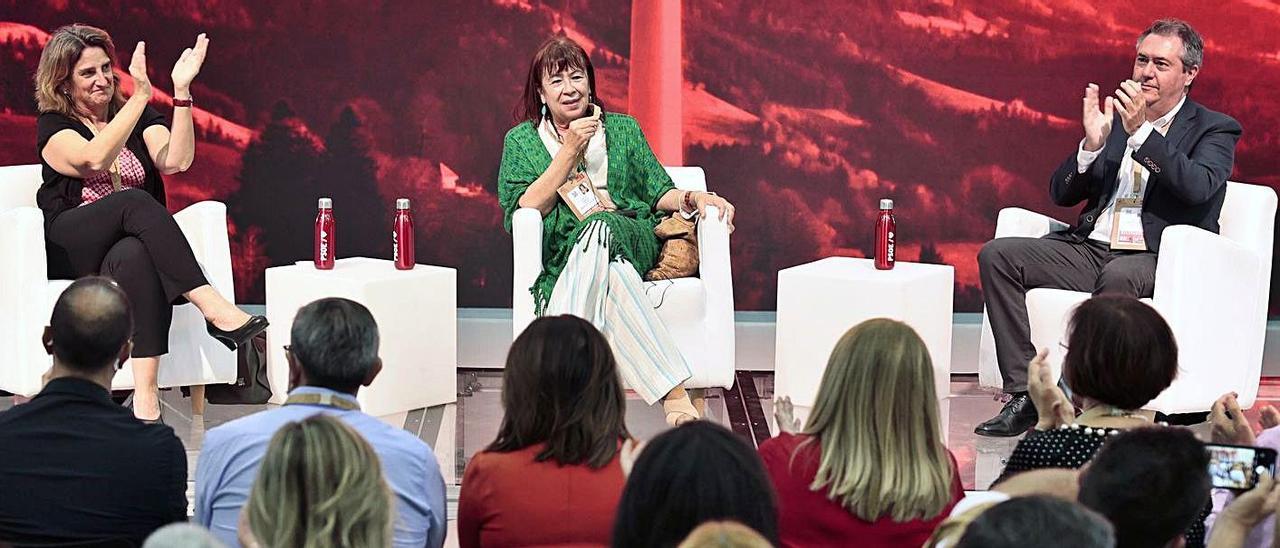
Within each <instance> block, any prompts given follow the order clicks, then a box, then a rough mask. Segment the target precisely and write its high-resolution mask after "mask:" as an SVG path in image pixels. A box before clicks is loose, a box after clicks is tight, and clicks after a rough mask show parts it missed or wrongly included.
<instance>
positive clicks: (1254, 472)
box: [1206, 444, 1276, 490]
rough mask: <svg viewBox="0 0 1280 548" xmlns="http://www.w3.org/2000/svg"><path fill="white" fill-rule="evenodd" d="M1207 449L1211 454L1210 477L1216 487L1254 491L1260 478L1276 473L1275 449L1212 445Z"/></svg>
mask: <svg viewBox="0 0 1280 548" xmlns="http://www.w3.org/2000/svg"><path fill="white" fill-rule="evenodd" d="M1206 448H1207V449H1208V451H1209V477H1210V478H1211V479H1212V480H1213V486H1214V487H1220V488H1224V489H1236V490H1248V489H1253V486H1254V484H1256V483H1258V474H1261V473H1263V472H1271V473H1272V474H1274V473H1275V466H1276V451H1275V450H1274V449H1269V448H1266V447H1245V446H1240V445H1216V444H1209V445H1208V446H1206Z"/></svg>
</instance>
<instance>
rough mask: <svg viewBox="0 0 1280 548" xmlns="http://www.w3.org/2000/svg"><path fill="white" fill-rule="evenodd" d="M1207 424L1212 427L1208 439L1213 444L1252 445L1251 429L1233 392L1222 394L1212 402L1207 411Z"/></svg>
mask: <svg viewBox="0 0 1280 548" xmlns="http://www.w3.org/2000/svg"><path fill="white" fill-rule="evenodd" d="M1209 424H1211V425H1213V428H1212V430H1211V431H1210V434H1209V435H1210V438H1211V439H1212V440H1213V442H1214V443H1226V444H1232V445H1253V443H1254V436H1253V427H1251V426H1249V421H1248V419H1245V418H1244V411H1242V410H1241V409H1240V402H1238V401H1236V395H1235V393H1234V392H1228V393H1226V394H1223V395H1222V397H1220V398H1218V399H1217V400H1216V401H1214V402H1213V408H1212V409H1211V410H1210V411H1209Z"/></svg>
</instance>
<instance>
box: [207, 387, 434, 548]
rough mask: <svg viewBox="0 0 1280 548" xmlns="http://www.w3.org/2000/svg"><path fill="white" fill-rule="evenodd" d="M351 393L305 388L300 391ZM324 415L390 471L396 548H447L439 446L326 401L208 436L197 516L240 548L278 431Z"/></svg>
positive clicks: (265, 414) (256, 417) (249, 419)
mask: <svg viewBox="0 0 1280 548" xmlns="http://www.w3.org/2000/svg"><path fill="white" fill-rule="evenodd" d="M326 393H327V394H331V395H333V396H335V397H341V398H343V399H347V400H350V401H352V402H355V398H354V397H353V396H351V395H350V394H343V393H341V392H336V391H333V390H329V389H326V388H319V387H314V386H301V387H298V388H295V389H294V390H293V391H292V392H290V395H292V394H326ZM316 413H327V414H329V415H332V416H334V417H337V418H338V419H340V420H342V421H343V422H345V423H346V424H347V425H348V426H350V427H351V428H352V429H354V430H355V431H356V432H359V433H360V435H361V436H364V439H365V441H368V442H369V445H371V446H373V450H374V452H376V453H377V454H378V459H379V460H381V461H382V473H383V476H384V477H385V478H386V480H387V485H389V486H390V487H391V491H392V492H393V493H394V494H395V497H396V508H395V515H396V522H395V546H396V547H397V548H408V547H411V546H412V547H415V548H420V547H422V546H428V547H431V548H439V547H440V546H442V545H443V544H444V537H445V490H444V478H443V477H442V476H441V475H440V463H439V462H437V461H436V456H435V454H434V453H432V452H431V447H429V446H427V444H426V443H425V442H423V441H422V440H420V439H418V438H417V437H415V436H414V435H413V434H410V433H409V432H407V431H405V430H402V429H400V428H396V427H393V426H391V425H389V424H387V423H385V422H382V421H381V420H379V419H377V418H376V417H373V416H371V415H366V414H365V413H362V412H360V411H358V410H353V411H347V410H343V409H338V408H336V407H329V406H322V405H297V404H294V405H285V406H283V407H280V408H279V409H272V410H269V411H262V412H259V413H254V414H252V415H249V416H246V417H241V418H239V419H237V420H234V421H231V422H229V423H227V424H224V425H222V426H219V427H217V428H214V429H212V430H209V431H208V432H207V433H205V437H204V446H203V447H201V449H200V458H199V461H198V462H197V464H196V486H195V496H196V503H195V504H196V511H195V519H196V521H197V522H199V523H200V524H201V525H204V526H205V527H208V528H209V530H210V531H212V532H213V534H214V536H216V537H218V540H221V541H222V542H224V543H226V545H227V546H239V542H237V540H236V526H237V525H238V523H239V519H240V509H241V507H243V506H244V504H245V502H246V501H247V500H248V498H249V492H250V491H251V490H252V489H253V481H254V479H255V478H256V477H257V475H258V466H259V465H260V464H261V463H262V458H263V457H264V456H266V454H267V446H268V445H269V444H270V442H271V436H273V435H275V433H276V430H279V429H280V427H281V426H284V425H285V424H287V423H290V422H294V421H300V420H303V419H305V418H307V417H309V416H311V415H314V414H316Z"/></svg>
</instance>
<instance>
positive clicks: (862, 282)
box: [774, 257, 955, 436]
mask: <svg viewBox="0 0 1280 548" xmlns="http://www.w3.org/2000/svg"><path fill="white" fill-rule="evenodd" d="M954 279H955V269H954V268H953V267H951V266H948V265H932V264H919V263H907V262H898V263H897V264H896V265H895V266H894V268H893V269H891V270H876V267H875V264H874V263H873V261H872V260H871V259H856V258H851V257H828V258H826V259H822V260H819V261H814V262H812V263H807V264H802V265H799V266H794V267H791V268H787V269H783V270H780V271H779V272H778V320H777V346H776V348H777V353H776V354H775V356H774V393H776V394H777V395H778V396H790V397H791V401H792V403H794V404H795V405H796V408H797V409H796V415H797V418H800V419H801V420H805V418H806V417H807V415H808V411H810V410H811V409H812V408H813V402H814V400H815V399H816V398H817V395H818V385H819V384H820V383H821V382H822V373H823V372H824V371H826V368H827V359H828V358H829V357H830V356H831V351H832V350H833V349H834V348H835V346H836V342H837V341H839V340H840V337H841V336H842V335H844V333H845V331H848V330H849V328H851V327H853V326H855V325H857V324H859V323H862V322H864V321H866V320H870V319H872V318H892V319H895V320H899V321H902V322H905V323H906V324H907V325H910V326H911V327H912V328H913V329H915V330H916V333H919V334H920V338H921V339H924V343H925V346H927V347H928V349H929V357H930V359H931V360H932V361H933V379H934V388H935V389H936V390H937V394H938V399H939V400H942V399H944V398H946V397H947V396H948V395H950V394H951V309H952V306H951V305H952V302H951V301H952V291H953V288H952V282H953V280H954ZM940 409H941V410H942V411H943V416H942V420H943V422H942V431H943V435H944V436H945V435H946V431H947V422H946V419H947V416H946V412H945V411H946V407H945V406H942V407H940Z"/></svg>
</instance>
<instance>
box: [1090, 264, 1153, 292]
mask: <svg viewBox="0 0 1280 548" xmlns="http://www.w3.org/2000/svg"><path fill="white" fill-rule="evenodd" d="M1149 277H1150V274H1149V273H1146V272H1144V271H1142V270H1140V269H1134V268H1126V267H1125V265H1123V264H1117V263H1116V262H1115V261H1113V262H1112V263H1110V264H1108V265H1107V266H1105V267H1103V268H1102V273H1101V274H1099V275H1098V283H1097V285H1095V286H1094V289H1093V294H1094V295H1125V296H1128V297H1135V298H1141V297H1149V296H1150V292H1149V291H1148V290H1147V289H1146V288H1148V287H1150V286H1151V285H1152V282H1153V280H1150V279H1147V278H1149Z"/></svg>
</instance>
